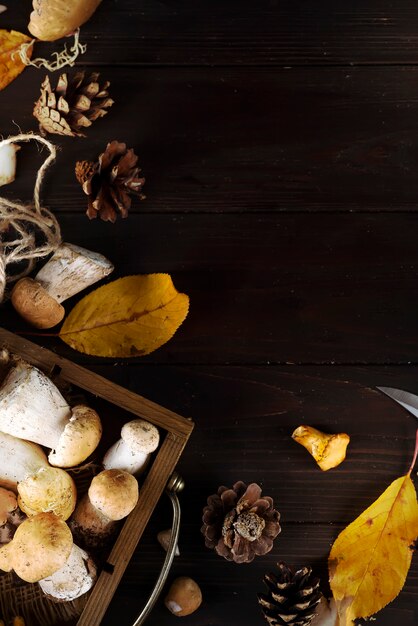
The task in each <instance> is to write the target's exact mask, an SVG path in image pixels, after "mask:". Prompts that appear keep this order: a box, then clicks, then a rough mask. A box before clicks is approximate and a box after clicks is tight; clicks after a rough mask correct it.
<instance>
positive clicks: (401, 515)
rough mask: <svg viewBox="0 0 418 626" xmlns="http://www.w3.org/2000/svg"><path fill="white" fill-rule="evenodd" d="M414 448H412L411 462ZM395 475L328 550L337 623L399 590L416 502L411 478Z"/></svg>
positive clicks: (348, 621) (414, 530)
mask: <svg viewBox="0 0 418 626" xmlns="http://www.w3.org/2000/svg"><path fill="white" fill-rule="evenodd" d="M417 447H418V432H417V446H416V449H415V455H414V461H413V464H414V462H415V459H416V452H417ZM413 464H412V466H411V468H410V470H409V472H408V474H406V475H405V476H401V477H400V478H398V479H397V480H395V481H394V482H393V483H392V484H391V485H389V487H388V488H387V489H386V491H384V492H383V493H382V495H381V496H380V497H379V498H378V499H377V500H376V501H375V502H374V503H373V504H372V505H371V506H370V507H369V508H368V509H366V510H365V511H364V512H363V513H362V514H361V515H360V516H359V517H358V518H357V519H356V520H354V522H352V523H351V524H350V525H349V526H347V528H346V529H345V530H343V531H342V533H340V535H339V536H338V537H337V539H336V541H335V543H334V545H333V546H332V548H331V553H330V555H329V563H328V565H329V573H330V585H331V589H332V592H333V594H334V598H335V601H336V604H337V609H338V614H339V626H351V625H352V624H354V620H355V619H357V618H359V617H369V616H370V615H373V614H374V613H376V612H377V611H380V609H382V608H383V607H384V606H386V605H387V604H388V603H389V602H391V601H392V600H393V599H394V598H396V596H397V595H398V594H399V592H400V591H401V589H402V587H403V586H404V584H405V580H406V576H407V573H408V570H409V566H410V564H411V559H412V550H413V544H414V541H415V540H416V538H417V536H418V503H417V497H416V493H415V488H414V485H413V483H412V480H411V478H410V473H411V471H412V467H413Z"/></svg>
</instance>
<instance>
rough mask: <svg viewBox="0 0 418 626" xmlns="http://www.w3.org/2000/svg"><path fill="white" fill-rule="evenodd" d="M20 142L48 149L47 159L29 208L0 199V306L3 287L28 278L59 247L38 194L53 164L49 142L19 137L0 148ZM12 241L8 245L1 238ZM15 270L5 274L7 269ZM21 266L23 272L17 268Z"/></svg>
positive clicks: (55, 228)
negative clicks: (14, 265) (7, 238)
mask: <svg viewBox="0 0 418 626" xmlns="http://www.w3.org/2000/svg"><path fill="white" fill-rule="evenodd" d="M23 141H37V142H38V143H41V144H43V145H44V146H46V147H47V148H48V151H49V155H48V157H47V158H46V159H45V161H44V162H43V163H42V165H41V167H40V168H39V170H38V172H37V175H36V181H35V187H34V191H33V204H31V205H25V204H21V203H20V202H12V201H11V200H8V199H7V198H2V197H0V302H3V300H4V297H5V290H6V284H7V283H10V282H14V281H16V280H18V279H19V278H22V277H23V276H26V275H27V274H29V272H31V271H32V269H33V268H34V266H35V263H36V259H38V258H40V257H44V256H47V255H48V254H51V252H54V250H56V248H57V247H58V246H59V244H60V243H61V231H60V227H59V224H58V221H57V219H56V217H55V216H54V215H53V213H51V211H49V210H48V209H46V208H44V207H42V206H41V201H40V194H41V186H42V183H43V181H44V177H45V173H46V171H47V169H48V168H49V167H50V166H51V165H52V163H53V162H54V161H55V157H56V148H55V146H54V144H52V143H51V142H50V141H48V140H47V139H45V138H44V137H41V136H40V135H35V134H33V133H26V134H25V133H21V134H19V135H15V136H14V137H8V138H7V139H3V141H0V148H1V147H3V146H5V145H8V144H14V143H20V142H23ZM5 233H7V234H10V235H11V236H12V237H13V239H12V240H10V241H8V240H6V239H5V238H4V234H5ZM13 264H17V265H18V269H17V270H16V271H14V272H11V273H9V272H8V269H9V266H11V265H13ZM22 264H23V268H22V269H20V266H21V265H22Z"/></svg>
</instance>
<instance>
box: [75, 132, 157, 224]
mask: <svg viewBox="0 0 418 626" xmlns="http://www.w3.org/2000/svg"><path fill="white" fill-rule="evenodd" d="M137 162H138V157H137V156H136V154H135V152H134V151H133V150H132V148H130V149H129V150H127V149H126V144H125V143H119V142H118V141H112V142H110V143H108V144H107V146H106V150H105V151H104V152H103V153H102V154H101V155H100V156H99V158H98V160H97V161H96V162H93V161H77V163H76V166H75V175H76V178H77V180H78V182H79V183H80V184H81V185H82V187H83V191H84V193H85V194H86V195H87V196H88V208H87V215H88V217H89V218H90V219H94V218H96V217H97V216H99V217H100V218H101V219H102V220H103V221H105V222H106V221H108V222H115V221H116V217H117V215H118V213H120V214H121V216H122V217H128V211H129V209H130V208H131V198H130V195H129V194H131V193H134V194H136V195H137V196H138V197H139V199H140V200H144V198H145V196H144V195H143V194H142V193H141V190H142V186H143V184H144V183H145V178H139V177H138V174H139V172H140V171H141V169H140V168H139V167H137V166H136V164H137Z"/></svg>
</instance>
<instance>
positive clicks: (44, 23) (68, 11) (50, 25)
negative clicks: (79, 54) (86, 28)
mask: <svg viewBox="0 0 418 626" xmlns="http://www.w3.org/2000/svg"><path fill="white" fill-rule="evenodd" d="M101 1H102V0H71V2H68V0H33V2H32V5H33V9H34V10H33V11H32V13H31V14H30V22H29V26H28V29H29V32H30V33H31V34H32V35H33V36H34V37H36V38H37V39H40V40H41V41H56V40H57V39H61V38H62V37H66V36H67V35H70V34H71V33H73V32H74V31H75V30H76V29H77V28H79V27H80V26H81V25H82V24H84V22H87V20H89V19H90V18H91V16H92V15H93V13H94V12H95V10H96V9H97V7H98V6H99V4H100V2H101Z"/></svg>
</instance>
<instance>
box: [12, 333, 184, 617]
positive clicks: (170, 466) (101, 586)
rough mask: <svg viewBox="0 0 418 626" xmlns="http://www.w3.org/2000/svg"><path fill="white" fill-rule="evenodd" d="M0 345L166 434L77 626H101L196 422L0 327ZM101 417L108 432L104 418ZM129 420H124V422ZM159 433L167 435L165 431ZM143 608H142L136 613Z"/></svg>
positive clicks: (104, 428)
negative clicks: (136, 501) (132, 509)
mask: <svg viewBox="0 0 418 626" xmlns="http://www.w3.org/2000/svg"><path fill="white" fill-rule="evenodd" d="M0 346H1V347H5V348H7V349H8V350H9V351H10V352H11V353H13V354H14V355H18V356H20V357H21V358H23V359H24V360H25V361H28V362H29V363H32V364H33V365H35V366H36V367H39V368H40V369H42V370H43V371H44V372H45V373H47V374H48V373H51V372H53V373H54V376H55V377H57V375H58V376H59V379H60V380H61V381H63V382H64V383H69V384H71V385H73V386H76V387H77V388H79V389H81V390H84V391H85V392H88V393H89V394H93V395H94V396H95V397H97V398H100V399H102V400H104V401H106V402H107V403H109V404H110V405H112V406H113V407H114V408H115V416H117V413H118V411H120V410H121V409H122V410H123V413H124V415H126V414H125V411H126V412H128V413H130V414H131V417H130V419H135V418H136V417H141V418H144V419H146V420H148V421H149V422H152V423H153V424H155V426H157V427H159V429H161V430H162V431H165V433H166V434H165V436H162V438H161V441H162V442H161V444H160V447H159V449H158V451H157V453H156V455H155V457H154V459H153V462H152V464H150V466H149V468H148V471H147V472H146V477H145V479H144V481H143V483H142V486H141V488H140V495H139V502H138V505H137V507H136V508H135V510H134V511H133V512H132V513H131V514H130V515H129V516H128V518H127V519H126V521H125V523H124V524H123V527H122V530H121V532H120V534H119V536H118V538H117V540H116V543H115V544H114V546H113V548H112V550H111V552H110V554H109V556H108V557H107V560H106V564H105V568H103V569H102V571H101V574H100V576H99V578H98V580H97V582H96V584H95V586H94V588H93V589H92V591H91V592H90V595H89V597H88V600H87V603H86V604H85V607H84V610H83V612H82V614H81V616H80V617H79V619H78V621H77V626H98V625H99V624H100V623H101V620H102V618H103V616H104V614H105V612H106V609H107V607H108V606H109V603H110V601H111V599H112V597H113V594H114V593H115V591H116V588H117V586H118V584H119V582H120V579H121V577H122V575H123V573H124V571H125V569H126V567H127V565H128V563H129V561H130V559H131V556H132V554H133V552H134V550H135V548H136V546H137V544H138V542H139V540H140V538H141V536H142V533H143V531H144V529H145V527H146V525H147V523H148V520H149V518H150V516H151V514H152V512H153V510H154V508H155V506H156V504H157V502H158V500H159V498H160V496H161V494H162V493H163V491H164V489H165V486H166V484H167V481H168V479H169V477H170V475H171V474H172V472H173V470H174V468H175V467H176V464H177V462H178V460H179V457H180V455H181V453H182V451H183V449H184V447H185V445H186V443H187V440H188V438H189V437H190V434H191V432H192V430H193V427H194V424H193V422H192V421H191V420H189V419H186V418H184V417H182V416H180V415H177V414H176V413H173V412H172V411H169V410H168V409H166V408H164V407H162V406H159V405H158V404H156V403H155V402H151V401H150V400H147V399H146V398H143V397H142V396H139V395H138V394H135V393H133V392H131V391H129V390H127V389H124V388H123V387H121V386H119V385H116V384H115V383H113V382H111V381H109V380H106V379H105V378H103V377H102V376H99V375H97V374H94V373H93V372H90V371H89V370H88V369H85V368H84V367H81V366H80V365H77V364H75V363H72V362H71V361H69V360H68V359H64V358H62V357H60V356H58V355H56V354H54V353H53V352H51V351H49V350H46V349H45V348H41V347H39V346H37V345H35V344H33V343H32V342H30V341H27V340H26V339H23V338H21V337H18V336H16V335H14V334H13V333H10V332H8V331H6V330H4V329H1V328H0ZM102 421H103V430H104V432H105V431H106V421H105V420H102ZM125 421H126V420H125V419H124V420H123V422H125ZM123 422H119V424H118V427H120V426H122V423H123ZM161 430H160V432H161ZM161 434H162V435H163V433H162V432H161ZM140 608H141V607H138V612H139V610H140Z"/></svg>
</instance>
